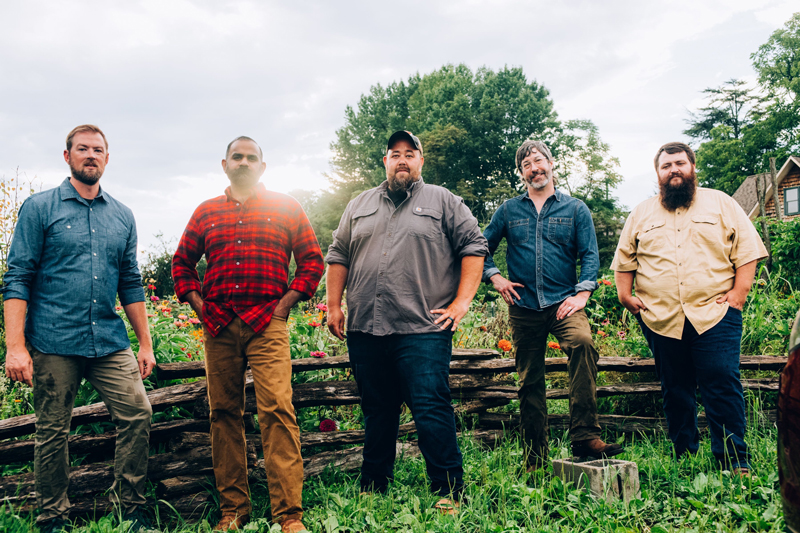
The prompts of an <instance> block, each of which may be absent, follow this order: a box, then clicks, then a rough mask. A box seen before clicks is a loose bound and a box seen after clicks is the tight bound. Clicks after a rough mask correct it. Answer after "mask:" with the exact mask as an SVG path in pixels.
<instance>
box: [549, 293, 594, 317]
mask: <svg viewBox="0 0 800 533" xmlns="http://www.w3.org/2000/svg"><path fill="white" fill-rule="evenodd" d="M588 300H589V298H588V297H583V296H582V295H581V294H576V295H575V296H570V297H569V298H567V299H566V300H564V301H563V302H561V305H560V306H559V307H558V311H556V320H561V319H563V318H566V317H568V316H572V315H573V314H574V313H577V312H578V311H580V310H581V309H583V308H584V307H586V302H587V301H588Z"/></svg>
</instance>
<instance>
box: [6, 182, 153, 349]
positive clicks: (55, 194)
mask: <svg viewBox="0 0 800 533" xmlns="http://www.w3.org/2000/svg"><path fill="white" fill-rule="evenodd" d="M3 284H4V286H3V297H4V298H5V299H6V300H11V299H19V300H25V301H27V302H28V315H27V317H26V320H25V339H26V340H27V341H28V342H30V343H31V345H33V347H34V348H36V349H37V350H39V351H40V352H42V353H46V354H57V355H68V356H83V357H102V356H104V355H108V354H111V353H114V352H117V351H120V350H124V349H125V348H128V347H130V341H129V340H128V333H127V331H126V329H125V323H124V322H123V321H122V318H120V317H119V315H117V312H116V310H115V305H116V298H117V294H119V301H120V303H121V304H122V305H128V304H131V303H135V302H142V301H144V290H143V289H142V276H141V275H140V274H139V268H138V266H137V264H136V223H135V221H134V219H133V213H132V212H131V210H130V209H128V208H127V207H125V206H124V205H122V204H121V203H120V202H118V201H117V200H115V199H114V198H112V197H111V196H109V194H108V193H107V192H105V191H103V190H102V189H101V190H100V194H98V195H97V198H95V199H94V200H86V199H85V198H81V196H80V195H79V194H78V191H76V190H75V187H73V186H72V184H71V183H70V182H69V178H67V179H66V180H64V182H63V183H61V186H60V187H57V188H55V189H50V190H48V191H43V192H40V193H37V194H34V195H33V196H31V197H30V198H28V199H27V200H25V202H24V203H23V204H22V207H21V208H20V210H19V220H18V221H17V227H16V230H15V231H14V238H13V240H12V242H11V250H10V251H9V254H8V272H6V274H5V277H4V278H3Z"/></svg>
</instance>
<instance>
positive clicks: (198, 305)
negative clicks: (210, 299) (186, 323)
mask: <svg viewBox="0 0 800 533" xmlns="http://www.w3.org/2000/svg"><path fill="white" fill-rule="evenodd" d="M184 298H186V301H187V302H189V305H190V306H191V308H192V309H193V310H194V312H195V314H197V318H199V319H200V320H202V319H203V298H202V297H201V296H200V293H199V292H197V291H191V292H188V293H186V295H185V296H184Z"/></svg>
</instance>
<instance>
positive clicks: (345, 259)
mask: <svg viewBox="0 0 800 533" xmlns="http://www.w3.org/2000/svg"><path fill="white" fill-rule="evenodd" d="M352 206H353V202H350V203H349V204H347V207H346V208H345V210H344V213H342V218H341V219H339V227H337V228H336V229H335V230H334V232H333V242H332V243H331V245H330V246H328V255H327V256H325V262H326V263H328V264H329V265H332V264H335V265H344V266H346V267H348V268H350V222H351V220H352V218H353V211H352Z"/></svg>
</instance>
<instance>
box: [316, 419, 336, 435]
mask: <svg viewBox="0 0 800 533" xmlns="http://www.w3.org/2000/svg"><path fill="white" fill-rule="evenodd" d="M337 429H339V425H338V424H337V423H336V422H334V421H333V420H331V419H330V418H326V419H325V420H323V421H322V422H320V423H319V430H320V431H322V432H328V431H336V430H337Z"/></svg>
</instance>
